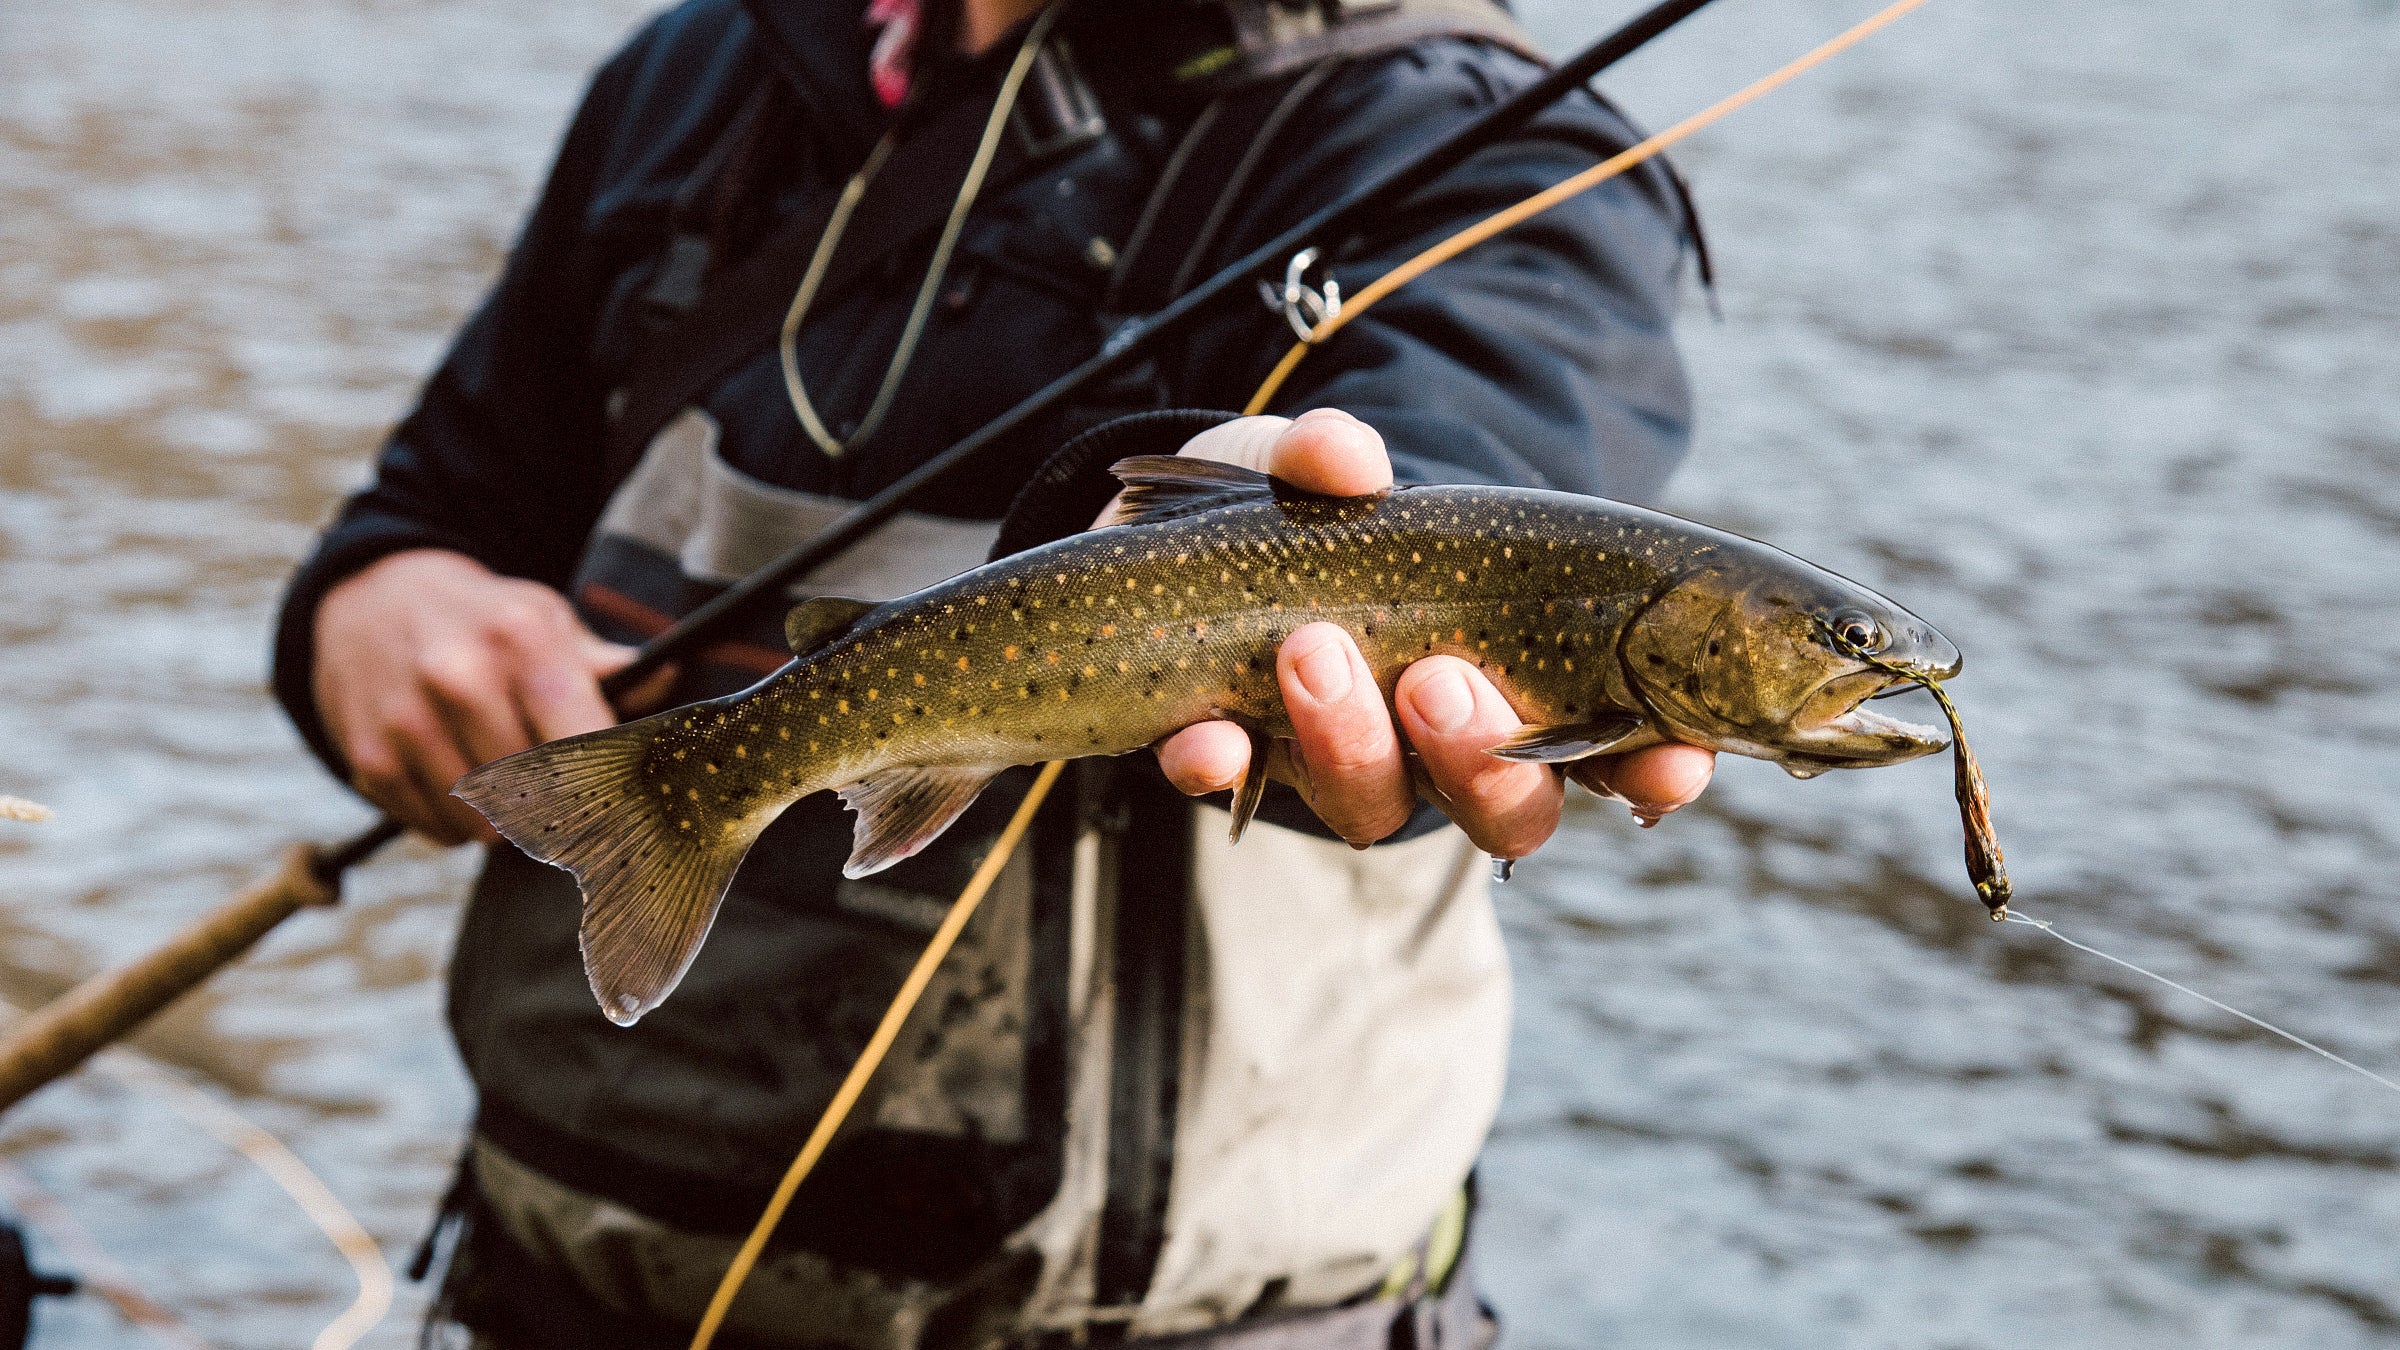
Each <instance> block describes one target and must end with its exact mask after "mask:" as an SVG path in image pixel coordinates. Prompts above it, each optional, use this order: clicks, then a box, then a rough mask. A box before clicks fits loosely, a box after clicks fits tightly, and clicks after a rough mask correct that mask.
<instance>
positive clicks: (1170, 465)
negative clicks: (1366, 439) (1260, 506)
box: [1109, 455, 1387, 525]
mask: <svg viewBox="0 0 2400 1350" xmlns="http://www.w3.org/2000/svg"><path fill="white" fill-rule="evenodd" d="M1109 472H1111V473H1113V474H1115V475H1116V476H1117V481H1118V482H1121V483H1123V484H1124V485H1125V495H1124V497H1123V498H1122V499H1121V500H1120V501H1119V503H1118V507H1117V523H1118V524H1119V525H1155V524H1157V523H1158V522H1160V521H1162V520H1180V519H1182V518H1183V517H1185V516H1194V515H1198V514H1200V513H1201V512H1202V511H1214V510H1216V509H1217V508H1218V507H1221V506H1239V505H1242V504H1243V503H1245V502H1265V501H1278V502H1282V503H1284V504H1285V505H1286V506H1287V507H1292V506H1301V507H1320V508H1322V507H1332V508H1336V509H1339V508H1342V507H1344V506H1360V505H1366V504H1369V503H1372V502H1375V501H1377V500H1379V499H1381V498H1382V497H1384V496H1386V495H1387V494H1386V493H1382V492H1370V493H1368V494H1367V495H1366V496H1363V497H1328V496H1326V495H1325V494H1323V493H1321V492H1310V491H1308V490H1307V489H1305V488H1298V487H1294V486H1292V485H1291V484H1290V483H1287V482H1285V481H1283V480H1282V479H1280V478H1276V477H1274V476H1272V475H1269V474H1263V473H1260V472H1259V471H1258V470H1256V469H1245V468H1242V467H1241V466H1239V465H1235V464H1220V463H1218V462H1217V461H1215V460H1213V459H1201V458H1199V457H1198V456H1196V455H1133V456H1131V457H1129V458H1126V459H1120V460H1118V461H1117V462H1116V463H1115V464H1113V465H1111V466H1110V467H1109Z"/></svg>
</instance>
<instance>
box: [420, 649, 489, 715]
mask: <svg viewBox="0 0 2400 1350" xmlns="http://www.w3.org/2000/svg"><path fill="white" fill-rule="evenodd" d="M491 676H492V661H491V657H490V656H489V655H488V654H487V653H486V652H485V651H484V650H483V649H482V648H481V647H480V646H478V645H476V644H473V643H463V642H451V643H443V644H441V645H440V646H436V647H431V648H428V649H427V650H426V651H425V652H424V654H423V655H421V656H419V657H418V658H417V679H418V682H419V683H421V684H423V685H424V686H425V687H426V688H427V689H429V690H431V691H432V692H433V693H434V694H436V695H438V696H440V697H442V698H445V699H449V700H451V701H453V702H456V701H459V700H462V699H465V698H468V697H471V696H473V695H474V694H475V693H477V692H479V691H480V690H481V689H482V688H483V687H484V686H486V685H488V684H489V683H490V682H491Z"/></svg>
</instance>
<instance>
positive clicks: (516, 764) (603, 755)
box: [452, 717, 774, 1027]
mask: <svg viewBox="0 0 2400 1350" xmlns="http://www.w3.org/2000/svg"><path fill="white" fill-rule="evenodd" d="M662 721H663V718H662V717H649V718H644V719H642V720H640V721H637V722H628V723H626V724H625V725H623V726H619V727H610V728H608V729H607V730H605V731H594V732H590V733H587V734H585V735H582V736H569V737H567V738H565V739H564V740H556V741H551V742H549V743H548V744H546V745H537V746H535V747H534V748H532V749H531V750H525V751H521V752H519V753H517V754H514V755H510V756H508V757H507V758H506V759H500V760H494V761H493V762H492V763H490V764H486V765H484V766H483V767H482V768H480V769H477V770H476V771H475V772H473V773H471V774H468V775H467V776H466V777H465V778H462V779H460V780H459V782H458V786H457V787H456V788H454V789H453V790H452V792H453V795H454V796H457V797H460V798H462V799H464V800H465V801H466V802H467V804H468V805H470V806H472V807H474V808H475V809H476V810H478V811H480V812H482V813H483V816H484V818H485V819H486V820H489V821H491V822H492V828H494V829H496V830H498V831H500V833H501V834H503V835H505V836H507V837H508V840H509V842H511V843H513V844H515V845H516V846H517V847H518V848H521V849H523V850H525V852H526V853H528V854H530V855H532V856H533V857H536V858H539V859H540V860H542V861H543V862H546V863H549V864H551V865H552V866H555V867H563V868H565V869H566V870H567V871H569V872H572V873H574V874H575V881H576V884H577V885H578V886H579V887H580V888H581V889H582V891H583V923H582V931H581V944H580V945H581V946H582V949H583V971H584V976H585V978H587V979H589V980H590V981H591V985H592V996H593V997H594V998H597V999H598V1000H600V1011H601V1012H603V1013H605V1014H607V1016H608V1020H610V1021H611V1022H614V1023H616V1024H617V1025H618V1026H624V1027H629V1026H632V1025H633V1024H634V1023H635V1022H637V1021H640V1020H641V1017H642V1014H644V1013H646V1012H648V1011H650V1010H651V1009H652V1008H655V1007H657V1006H658V1005H659V1004H660V1003H661V1002H662V1001H664V1000H665V998H666V997H667V995H668V994H670V993H672V992H674V989H675V986H676V984H677V983H678V982H679V981H681V980H682V979H683V973H684V972H685V971H686V970H688V969H690V968H691V964H692V958H693V957H694V956H695V955H697V954H698V953H699V951H700V943H701V941H702V940H703V939H704V938H706V937H707V936H708V929H709V925H711V924H713V923H714V922H716V917H717V907H718V905H719V904H721V903H722V902H723V901H724V899H725V888H726V887H727V886H728V885H730V884H731V883H732V881H733V874H734V870H735V869H736V868H738V867H740V866H741V862H742V855H743V854H745V853H748V852H749V851H750V844H751V841H752V840H754V839H756V838H757V837H758V833H759V831H760V830H762V829H764V828H765V827H766V825H767V822H768V820H770V819H772V818H773V814H774V813H772V812H769V813H765V814H764V816H763V817H753V818H749V819H742V820H736V821H733V822H730V823H716V824H709V823H706V822H700V821H691V820H685V819H682V818H679V817H677V816H676V815H674V814H673V813H672V812H670V811H668V810H665V809H662V805H661V803H660V801H659V799H658V798H657V797H656V796H654V795H652V794H650V793H646V792H644V791H643V790H642V783H641V778H640V771H641V768H642V765H643V763H644V762H645V760H646V759H647V757H648V756H649V754H650V751H651V746H652V744H653V742H654V741H655V740H656V739H657V732H658V725H657V724H659V723H660V722H662Z"/></svg>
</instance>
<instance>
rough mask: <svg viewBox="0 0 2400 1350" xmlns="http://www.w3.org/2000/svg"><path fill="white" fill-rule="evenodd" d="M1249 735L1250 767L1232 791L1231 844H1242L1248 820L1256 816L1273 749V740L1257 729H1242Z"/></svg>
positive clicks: (1265, 792) (1264, 789)
mask: <svg viewBox="0 0 2400 1350" xmlns="http://www.w3.org/2000/svg"><path fill="white" fill-rule="evenodd" d="M1242 730H1244V731H1246V732H1248V733H1250V767H1249V768H1248V769H1246V770H1244V771H1243V772H1242V784H1241V786H1240V787H1237V788H1235V789H1234V790H1233V830H1232V832H1231V833H1230V835H1229V836H1228V838H1230V839H1231V841H1232V842H1234V843H1236V844H1238V843H1240V842H1242V831H1244V830H1247V829H1249V828H1250V818H1251V817H1253V816H1255V815H1257V814H1258V803H1259V800H1260V799H1261V798H1263V797H1265V796H1266V795H1267V754H1268V752H1269V751H1271V750H1273V749H1274V748H1275V738H1274V737H1272V736H1269V735H1268V734H1267V733H1266V732H1264V731H1261V730H1259V729H1258V728H1257V727H1243V728H1242Z"/></svg>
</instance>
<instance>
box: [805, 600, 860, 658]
mask: <svg viewBox="0 0 2400 1350" xmlns="http://www.w3.org/2000/svg"><path fill="white" fill-rule="evenodd" d="M873 608H875V606H873V605H872V604H869V603H868V602H866V601H864V600H851V599H847V598H845V597H843V596H839V595H820V596H817V597H815V598H814V599H809V600H803V601H801V602H800V603H799V604H796V605H794V606H792V612H791V613H789V614H786V615H784V616H783V640H784V641H786V642H788V643H790V644H791V645H792V655H794V656H806V655H808V654H809V653H810V652H813V651H815V650H816V649H817V648H819V647H822V646H824V645H825V644H826V643H828V642H831V641H833V640H834V639H835V638H837V637H840V636H841V635H842V634H844V633H847V632H849V631H850V626H851V625H852V624H855V623H857V622H858V619H859V616H860V615H862V614H865V613H866V612H867V611H868V610H870V609H873Z"/></svg>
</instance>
